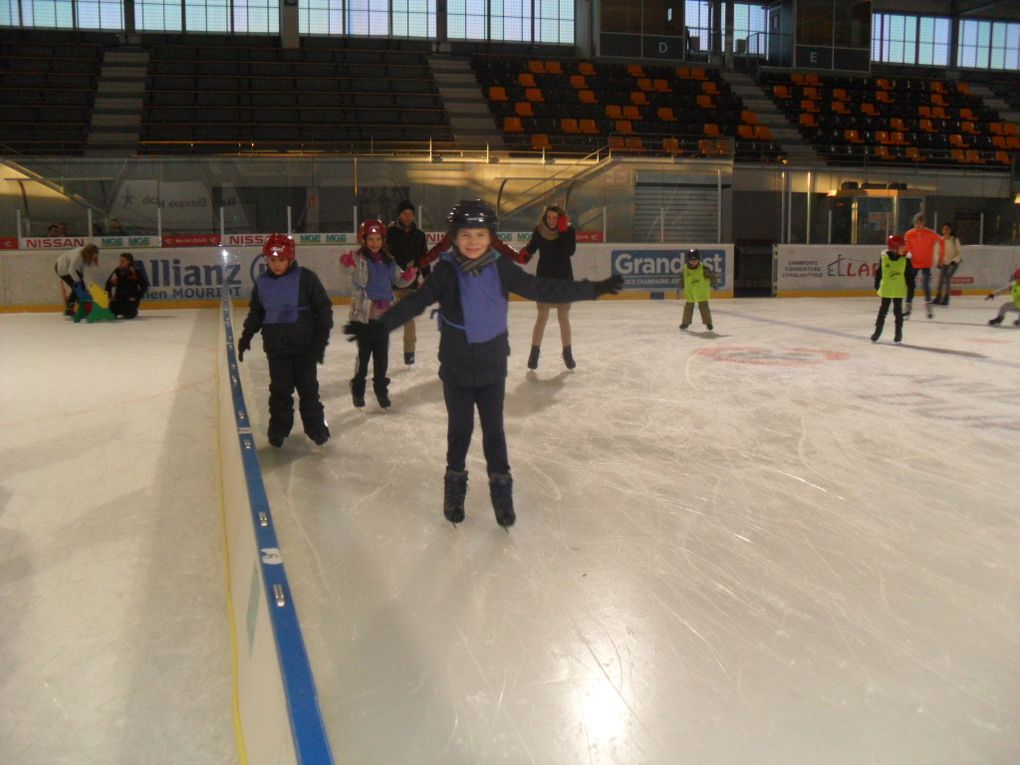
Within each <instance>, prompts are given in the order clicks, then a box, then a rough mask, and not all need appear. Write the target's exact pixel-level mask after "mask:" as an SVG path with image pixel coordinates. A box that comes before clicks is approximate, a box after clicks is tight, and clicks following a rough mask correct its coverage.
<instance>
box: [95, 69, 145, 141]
mask: <svg viewBox="0 0 1020 765" xmlns="http://www.w3.org/2000/svg"><path fill="white" fill-rule="evenodd" d="M148 70H149V54H148V53H146V52H145V51H143V50H132V49H118V50H108V51H106V53H105V55H104V56H103V66H102V69H101V70H100V73H99V82H98V84H97V87H96V100H95V103H94V105H93V107H92V123H91V125H90V126H89V137H88V142H87V143H86V145H85V156H88V157H112V156H125V155H132V154H135V153H136V152H137V151H138V140H139V134H140V131H141V126H142V109H143V106H144V100H145V78H146V75H147V73H148Z"/></svg>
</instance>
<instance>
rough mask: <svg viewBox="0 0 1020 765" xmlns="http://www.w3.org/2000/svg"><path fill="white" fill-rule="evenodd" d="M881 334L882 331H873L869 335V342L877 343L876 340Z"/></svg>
mask: <svg viewBox="0 0 1020 765" xmlns="http://www.w3.org/2000/svg"><path fill="white" fill-rule="evenodd" d="M881 336H882V333H881V332H875V333H874V334H872V336H871V342H873V343H877V342H878V338H880V337H881Z"/></svg>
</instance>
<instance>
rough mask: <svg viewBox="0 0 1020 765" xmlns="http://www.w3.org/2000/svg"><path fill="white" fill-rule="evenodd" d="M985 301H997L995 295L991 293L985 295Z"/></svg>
mask: <svg viewBox="0 0 1020 765" xmlns="http://www.w3.org/2000/svg"><path fill="white" fill-rule="evenodd" d="M985 300H995V293H994V292H989V293H988V294H987V295H985Z"/></svg>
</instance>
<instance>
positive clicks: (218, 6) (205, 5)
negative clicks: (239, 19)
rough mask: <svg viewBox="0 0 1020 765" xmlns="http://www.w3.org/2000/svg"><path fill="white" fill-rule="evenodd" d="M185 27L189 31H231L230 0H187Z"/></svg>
mask: <svg viewBox="0 0 1020 765" xmlns="http://www.w3.org/2000/svg"><path fill="white" fill-rule="evenodd" d="M184 27H185V28H186V29H187V30H188V31H189V32H229V31H230V6H229V0H187V3H186V5H185V6H184Z"/></svg>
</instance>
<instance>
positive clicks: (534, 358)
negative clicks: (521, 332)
mask: <svg viewBox="0 0 1020 765" xmlns="http://www.w3.org/2000/svg"><path fill="white" fill-rule="evenodd" d="M540 350H541V349H540V348H539V346H537V345H533V346H531V355H529V356H528V369H538V353H539V351H540Z"/></svg>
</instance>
